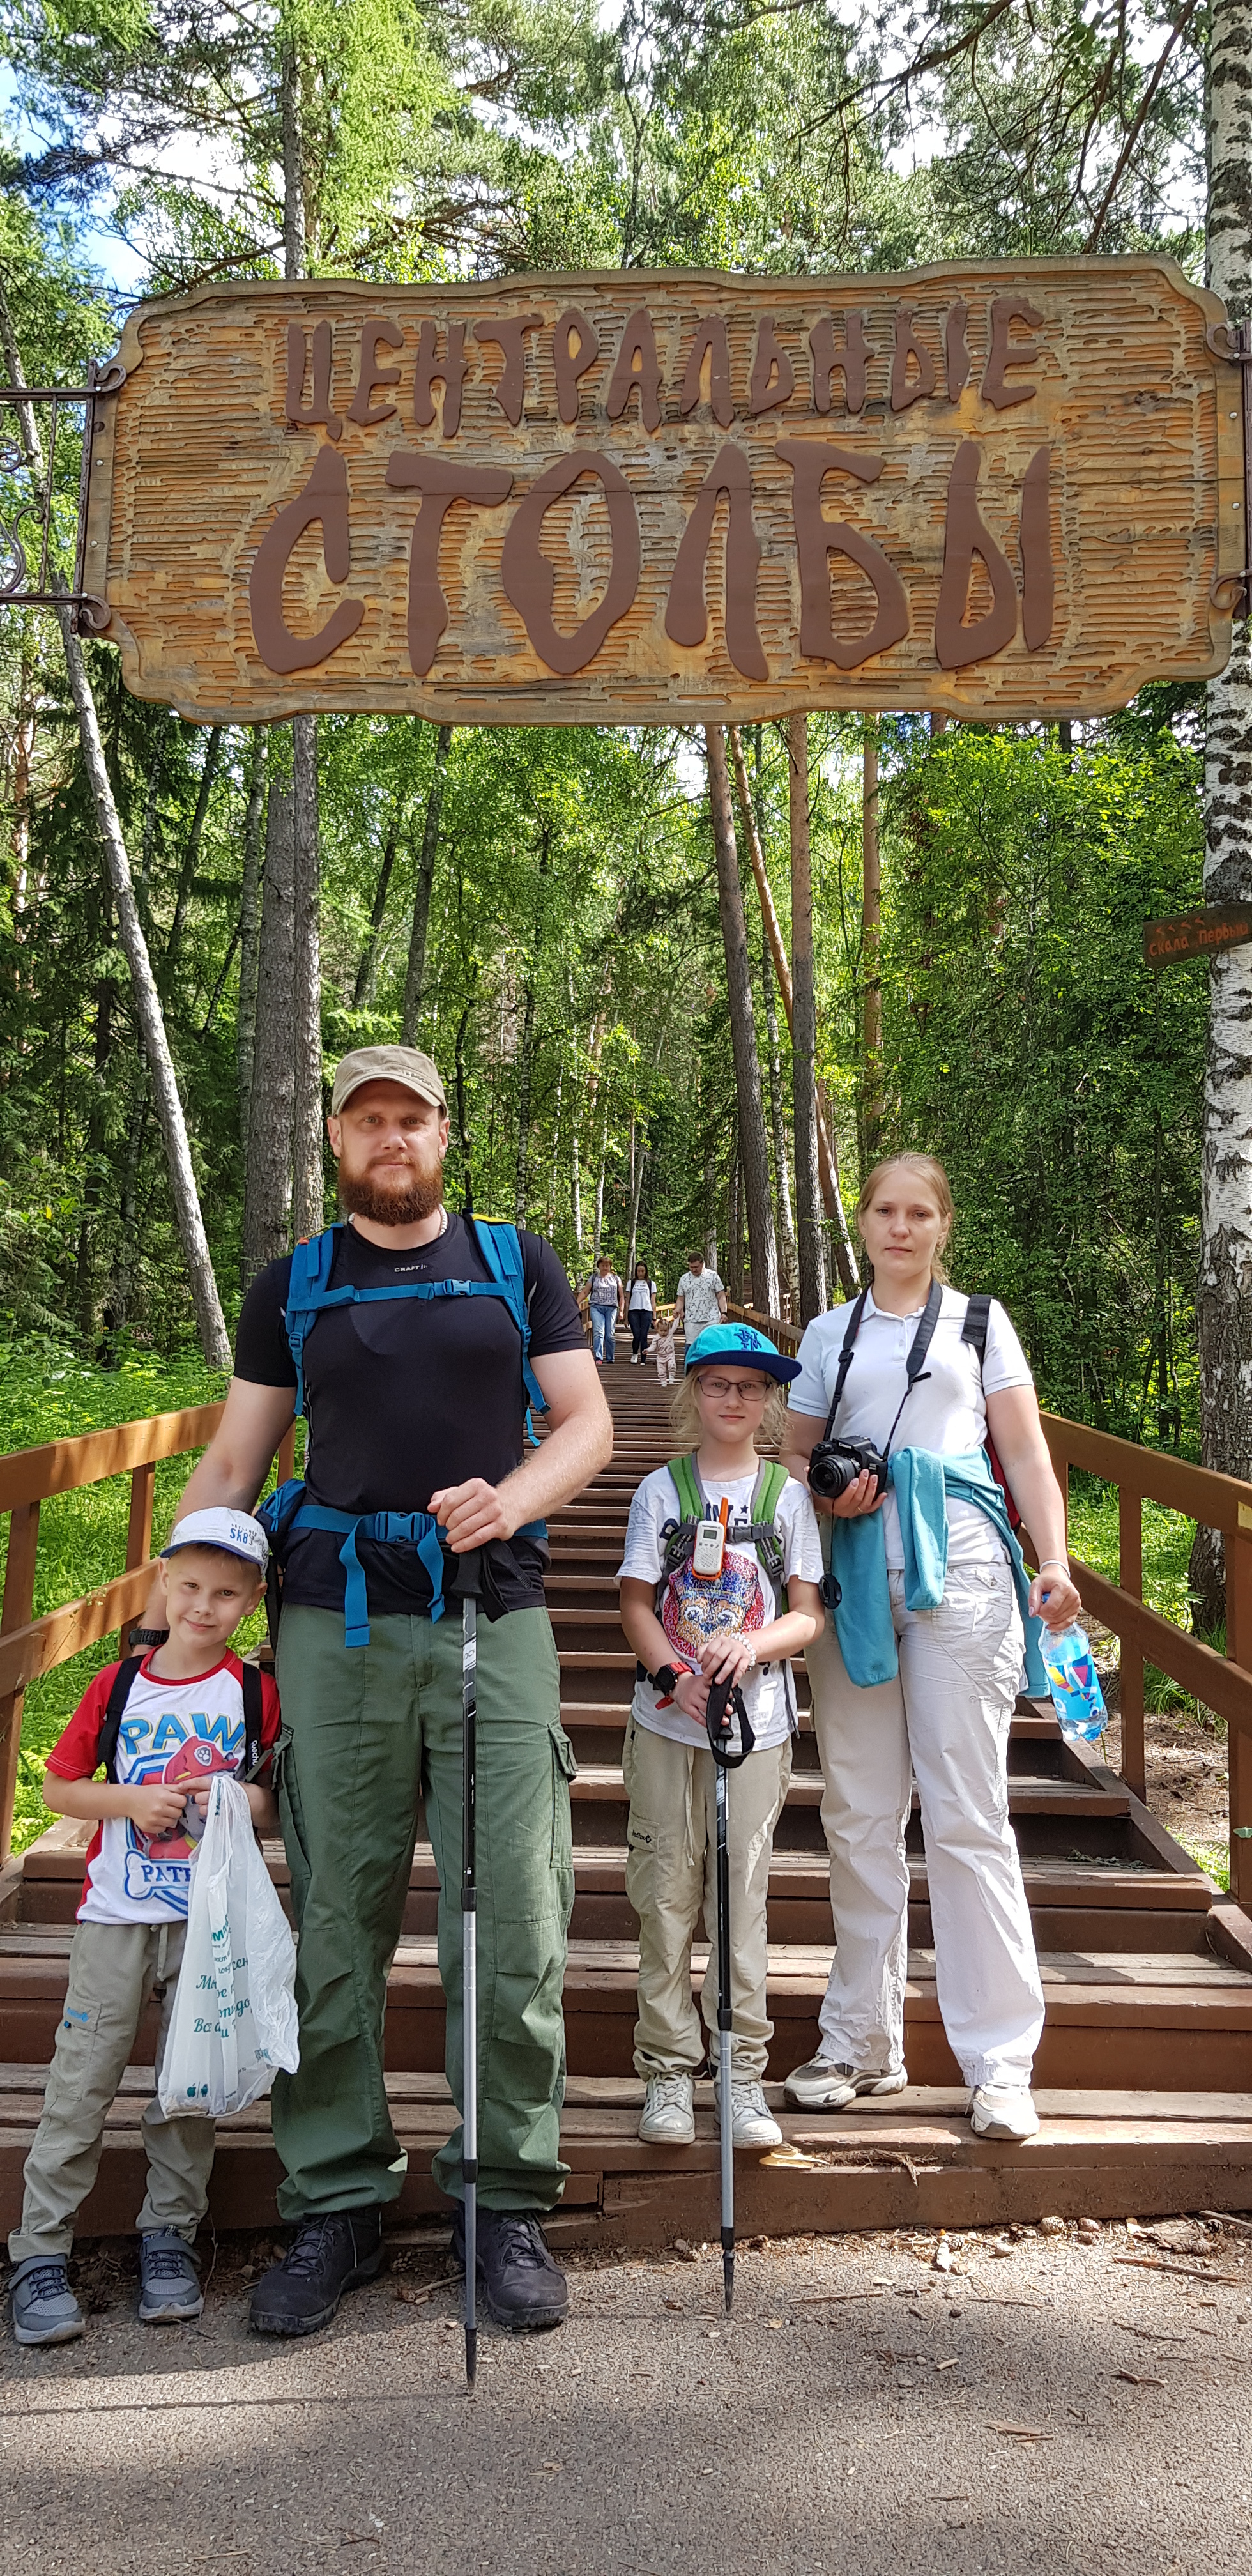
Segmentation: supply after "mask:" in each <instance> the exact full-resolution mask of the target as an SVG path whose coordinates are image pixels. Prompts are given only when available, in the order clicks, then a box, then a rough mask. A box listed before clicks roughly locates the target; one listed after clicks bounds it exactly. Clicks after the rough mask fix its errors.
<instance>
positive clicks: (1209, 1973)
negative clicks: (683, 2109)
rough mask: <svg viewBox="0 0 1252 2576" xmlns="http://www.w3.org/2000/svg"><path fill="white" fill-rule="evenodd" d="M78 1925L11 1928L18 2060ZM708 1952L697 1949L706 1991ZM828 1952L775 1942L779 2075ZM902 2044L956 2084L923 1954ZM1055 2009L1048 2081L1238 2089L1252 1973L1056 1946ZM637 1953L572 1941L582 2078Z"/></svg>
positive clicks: (399, 1954) (419, 1963)
mask: <svg viewBox="0 0 1252 2576" xmlns="http://www.w3.org/2000/svg"><path fill="white" fill-rule="evenodd" d="M70 1937H71V1936H70V1933H69V1930H68V1928H65V1927H62V1926H60V1925H55V1924H49V1925H37V1924H27V1925H17V1926H13V1927H11V1928H10V1927H6V1928H4V1929H3V1930H0V2029H2V2030H3V2034H4V2047H5V2050H6V2052H7V2055H8V2056H9V2057H10V2058H17V2059H22V2060H30V2059H46V2058H47V2057H48V2056H49V2055H50V2053H51V2049H52V2042H53V2038H54V2036H55V2030H56V2024H57V2021H58V2020H59V2018H60V2008H61V2004H62V2001H63V1999H64V1994H65V1983H66V1963H67V1959H68V1954H69V1944H70ZM706 1964H707V1951H706V1950H704V1949H703V1948H699V1947H697V1948H696V1949H695V1951H694V1952H693V1962H692V1974H693V1984H694V1985H695V1986H696V1987H697V1988H698V1987H699V1985H700V1983H701V1981H702V1978H703V1974H704V1969H705V1966H706ZM829 1964H830V1947H829V1944H828V1943H827V1944H824V1945H822V1946H819V1947H810V1946H807V1945H801V1944H798V1943H797V1944H786V1943H779V1944H772V1945H771V1949H770V1964H769V1989H768V2002H769V2011H770V2015H771V2017H772V2019H773V2021H774V2025H775V2028H774V2038H773V2042H772V2044H771V2049H770V2073H771V2075H772V2076H775V2077H781V2076H782V2075H783V2074H784V2073H785V2072H786V2071H787V2069H788V2068H789V2067H792V2066H796V2065H798V2064H800V2062H801V2061H802V2060H803V2059H805V2058H808V2057H811V2056H812V2055H813V2053H814V2051H815V2049H816V2047H817V2041H818V2029H817V2012H818V2007H819V2005H820V2003H821V1999H822V1995H823V1993H824V1992H825V1987H826V1978H827V1974H828V1970H829ZM909 1964H910V1974H909V1983H908V1987H907V1990H906V2000H905V2026H906V2050H907V2056H908V2063H909V2068H910V2072H911V2074H912V2075H913V2077H914V2080H915V2081H917V2082H921V2083H927V2084H940V2083H949V2084H950V2083H953V2082H955V2081H956V2080H957V2070H956V2067H955V2064H954V2061H953V2059H952V2056H951V2053H950V2051H949V2048H948V2044H947V2040H946V2038H945V2036H944V2031H943V2026H942V2022H941V2020H940V2017H939V2006H938V1999H937V1996H936V1992H935V1983H934V1962H933V1958H932V1956H931V1954H930V1953H929V1952H928V1951H926V1950H919V1951H918V1952H917V1953H915V1954H914V1955H913V1956H912V1957H911V1958H910V1963H909ZM1040 1969H1041V1973H1042V1977H1043V1983H1044V1990H1045V1999H1046V2007H1047V2018H1046V2022H1045V2027H1044V2033H1043V2038H1042V2041H1041V2043H1040V2048H1039V2053H1038V2056H1037V2058H1036V2072H1037V2076H1038V2081H1039V2082H1040V2084H1043V2085H1048V2084H1058V2083H1065V2084H1076V2085H1089V2084H1094V2083H1096V2082H1097V2081H1098V2082H1102V2083H1105V2084H1108V2083H1115V2084H1116V2085H1118V2086H1119V2087H1121V2086H1129V2087H1130V2088H1131V2089H1142V2088H1143V2087H1145V2086H1147V2085H1148V2084H1149V2082H1150V2083H1151V2085H1152V2086H1154V2087H1155V2088H1156V2089H1159V2090H1162V2091H1168V2092H1171V2093H1173V2092H1181V2091H1186V2090H1197V2089H1198V2090H1199V2091H1202V2092H1224V2091H1236V2090H1238V2089H1239V2088H1240V2087H1241V2086H1242V2085H1243V2084H1245V2083H1246V2079H1247V2072H1248V2066H1249V2062H1250V2061H1249V2043H1250V2041H1252V1977H1249V1976H1248V1975H1246V1974H1245V1973H1243V1972H1241V1971H1240V1970H1239V1969H1238V1968H1235V1967H1233V1966H1230V1965H1227V1964H1226V1963H1225V1962H1224V1961H1222V1960H1219V1959H1217V1958H1215V1957H1213V1956H1212V1955H1200V1956H1197V1955H1194V1954H1187V1955H1177V1954H1174V1955H1170V1954H1162V1953H1160V1952H1127V1951H1117V1952H1112V1953H1107V1952H1097V1951H1088V1952H1081V1951H1072V1952H1045V1953H1043V1954H1042V1956H1041V1959H1040ZM637 1973H638V1950H637V1947H636V1945H635V1944H634V1943H633V1942H632V1941H629V1940H622V1941H610V1940H593V1941H574V1942H572V1943H571V1945H570V1957H569V1968H568V1972H567V1976H566V1982H565V2016H566V2037H567V2046H568V2057H569V2066H570V2070H571V2072H572V2073H574V2074H588V2075H601V2074H616V2075H621V2074H626V2073H628V2072H629V2070H630V2066H631V2059H632V2050H633V2031H634V2023H635V2015H636V1993H635V1987H636V1977H637ZM153 2045H154V2033H153V2023H152V2016H151V2014H149V2015H147V2016H145V2021H144V2023H143V2024H142V2025H141V2028H140V2033H139V2036H138V2038H137V2040H136V2047H135V2055H136V2059H137V2061H139V2062H144V2060H145V2059H146V2058H147V2057H150V2055H151V2052H152V2048H153ZM387 2063H388V2065H389V2066H390V2067H395V2068H398V2069H418V2070H421V2071H426V2072H429V2071H432V2070H434V2069H437V2068H438V2067H440V2066H441V2065H442V2063H443V1995H442V1990H441V1988H440V1984H439V1976H438V1970H437V1967H436V1962H435V1945H434V1942H433V1940H432V1939H431V1938H429V1937H422V1936H419V1937H416V1938H413V1937H408V1936H406V1937H405V1938H404V1939H402V1940H401V1942H400V1944H399V1946H398V1948H397V1951H396V1954H395V1959H394V1961H393V1964H392V1969H391V1975H390V1979H389V1982H388V2004H387Z"/></svg>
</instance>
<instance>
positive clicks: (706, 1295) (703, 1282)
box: [674, 1252, 726, 1342]
mask: <svg viewBox="0 0 1252 2576" xmlns="http://www.w3.org/2000/svg"><path fill="white" fill-rule="evenodd" d="M674 1321H675V1323H676V1324H677V1326H678V1330H679V1332H680V1333H681V1334H682V1335H683V1338H684V1340H686V1341H688V1342H694V1340H695V1339H696V1336H697V1334H698V1333H702V1332H703V1331H704V1329H705V1326H706V1325H707V1324H724V1323H725V1321H726V1290H725V1288H724V1287H723V1285H722V1282H721V1280H720V1279H719V1278H718V1275H717V1272H716V1271H715V1270H710V1269H708V1268H707V1266H706V1264H705V1259H704V1254H703V1253H702V1252H690V1253H688V1255H687V1267H686V1269H685V1270H684V1272H683V1275H682V1277H681V1279H680V1280H679V1282H678V1292H677V1295H676V1297H675V1300H674Z"/></svg>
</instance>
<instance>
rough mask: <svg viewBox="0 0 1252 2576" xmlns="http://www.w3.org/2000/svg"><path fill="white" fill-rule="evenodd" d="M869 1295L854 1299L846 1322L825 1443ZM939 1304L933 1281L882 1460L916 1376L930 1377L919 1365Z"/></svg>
mask: <svg viewBox="0 0 1252 2576" xmlns="http://www.w3.org/2000/svg"><path fill="white" fill-rule="evenodd" d="M868 1296H869V1290H868V1288H862V1290H861V1293H860V1296H859V1297H858V1298H857V1301H856V1304H855V1306H854V1307H853V1309H852V1313H851V1315H850V1317H849V1319H848V1329H847V1332H846V1333H845V1334H844V1337H843V1348H842V1350H841V1351H840V1353H839V1373H838V1376H837V1377H836V1379H835V1392H834V1395H833V1397H832V1398H831V1405H830V1411H829V1413H828V1415H827V1417H826V1428H825V1431H824V1432H823V1434H822V1438H823V1439H824V1440H829V1438H830V1435H831V1433H832V1431H833V1430H834V1427H835V1415H836V1414H837V1412H838V1410H839V1407H840V1404H841V1403H842V1401H843V1390H844V1386H845V1384H846V1382H847V1375H848V1371H849V1369H850V1368H851V1366H852V1352H853V1348H854V1345H855V1342H856V1337H857V1334H858V1333H859V1332H860V1329H861V1319H862V1317H863V1315H864V1313H865V1302H866V1299H867V1297H868ZM942 1305H943V1289H942V1286H941V1284H940V1282H939V1280H937V1279H932V1280H931V1283H930V1295H929V1296H928V1298H927V1300H926V1303H925V1305H924V1307H923V1308H922V1313H921V1318H920V1321H919V1323H918V1327H917V1331H916V1332H915V1333H914V1335H913V1340H912V1343H911V1345H910V1348H909V1353H908V1357H907V1359H906V1360H905V1363H904V1375H905V1381H906V1383H905V1388H904V1393H903V1395H902V1396H901V1398H900V1401H899V1404H898V1405H897V1407H896V1418H895V1421H894V1422H893V1423H892V1425H891V1429H890V1431H889V1432H888V1433H887V1437H886V1439H885V1441H884V1442H883V1456H884V1458H885V1457H887V1456H888V1455H889V1454H890V1450H891V1443H892V1441H893V1440H894V1438H895V1436H896V1432H897V1430H898V1429H899V1424H900V1416H901V1414H902V1413H903V1411H904V1408H905V1405H906V1404H907V1403H908V1400H909V1397H910V1396H911V1394H912V1392H913V1389H914V1387H915V1386H916V1384H917V1381H918V1379H919V1377H922V1376H923V1375H925V1376H927V1377H928V1376H929V1375H930V1371H929V1369H926V1370H923V1366H922V1363H923V1361H924V1360H925V1357H926V1354H927V1352H928V1350H929V1349H930V1345H931V1342H932V1340H933V1339H934V1331H935V1326H936V1324H937V1323H938V1321H939V1315H940V1310H941V1308H942Z"/></svg>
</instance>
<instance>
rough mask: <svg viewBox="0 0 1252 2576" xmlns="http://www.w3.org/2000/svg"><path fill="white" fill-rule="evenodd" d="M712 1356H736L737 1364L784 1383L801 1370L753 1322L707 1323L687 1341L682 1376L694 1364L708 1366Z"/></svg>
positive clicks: (731, 1358) (718, 1358) (721, 1357)
mask: <svg viewBox="0 0 1252 2576" xmlns="http://www.w3.org/2000/svg"><path fill="white" fill-rule="evenodd" d="M711 1360H737V1361H738V1363H739V1366H740V1368H749V1369H760V1370H761V1372H762V1374H763V1376H765V1377H776V1378H777V1379H778V1380H779V1381H780V1383H781V1384H782V1385H783V1386H786V1385H787V1383H788V1381H789V1380H790V1379H791V1378H793V1377H798V1376H799V1374H800V1363H799V1361H798V1360H789V1359H786V1358H784V1356H783V1353H782V1352H781V1351H780V1350H778V1349H777V1348H776V1347H775V1345H774V1343H773V1342H771V1341H767V1340H766V1337H765V1335H764V1333H758V1331H757V1329H756V1326H755V1324H709V1325H708V1326H707V1327H706V1329H705V1330H704V1332H702V1333H697V1335H696V1337H695V1340H694V1342H689V1343H688V1345H687V1362H686V1368H685V1369H684V1371H683V1374H684V1376H687V1375H688V1374H689V1373H690V1371H691V1370H692V1369H693V1368H707V1367H708V1365H709V1363H710V1361H711Z"/></svg>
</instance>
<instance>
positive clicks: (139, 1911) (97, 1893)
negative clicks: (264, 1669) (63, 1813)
mask: <svg viewBox="0 0 1252 2576" xmlns="http://www.w3.org/2000/svg"><path fill="white" fill-rule="evenodd" d="M150 1660H151V1658H150V1656H148V1655H145V1656H144V1659H143V1662H142V1664H141V1665H140V1667H139V1670H138V1672H137V1673H136V1675H135V1678H134V1681H133V1682H132V1683H131V1687H130V1696H129V1698H128V1700H127V1702H126V1706H125V1709H124V1711H123V1713H122V1724H121V1731H120V1733H119V1735H118V1739H117V1761H116V1765H115V1768H116V1771H117V1777H118V1780H119V1782H120V1783H121V1785H122V1786H123V1787H125V1788H128V1789H133V1788H141V1787H142V1788H155V1787H156V1786H157V1785H158V1783H161V1784H163V1785H165V1786H166V1787H176V1788H185V1789H186V1792H187V1799H188V1803H187V1805H186V1806H185V1808H184V1810H183V1813H182V1815H181V1816H180V1817H179V1818H178V1820H177V1823H176V1824H175V1825H173V1826H172V1827H171V1829H170V1830H169V1831H168V1832H167V1833H164V1834H160V1835H151V1836H150V1835H148V1834H143V1833H141V1832H140V1830H139V1827H138V1825H136V1824H133V1823H132V1821H131V1819H130V1817H129V1816H105V1817H104V1818H102V1820H101V1822H100V1823H99V1824H98V1825H97V1827H96V1830H95V1833H94V1834H93V1836H92V1839H91V1843H90V1846H89V1848H88V1852H87V1875H86V1878H85V1880H84V1882H83V1893H82V1901H81V1903H80V1905H79V1908H78V1920H79V1922H80V1923H185V1922H186V1920H187V1906H188V1901H189V1899H190V1895H191V1871H192V1864H193V1862H194V1860H195V1856H196V1849H197V1846H198V1844H199V1841H200V1837H201V1835H202V1833H203V1831H204V1824H203V1819H202V1817H201V1814H200V1810H199V1808H198V1807H197V1806H196V1805H194V1803H192V1792H193V1790H195V1789H202V1788H204V1787H206V1786H207V1784H208V1782H209V1781H211V1780H212V1778H213V1775H214V1772H215V1771H237V1770H238V1768H239V1765H240V1763H241V1761H242V1760H243V1747H244V1714H243V1666H242V1664H241V1663H240V1661H239V1657H238V1655H231V1654H228V1655H223V1657H222V1660H221V1662H220V1664H215V1665H214V1666H213V1668H212V1670H211V1671H210V1672H207V1673H197V1674H196V1675H195V1677H194V1678H193V1679H192V1680H191V1681H162V1680H161V1679H160V1678H159V1677H158V1676H157V1675H155V1674H153V1673H150V1672H149V1670H148V1665H149V1662H150ZM117 1669H118V1668H117V1665H116V1664H106V1665H105V1667H104V1670H103V1672H100V1673H97V1675H96V1677H95V1680H94V1681H93V1682H92V1683H91V1684H90V1686H89V1688H88V1689H87V1690H86V1692H85V1693H84V1695H83V1697H82V1699H81V1700H80V1701H79V1704H78V1707H77V1708H76V1709H75V1712H74V1715H73V1716H72V1718H71V1719H70V1722H69V1725H68V1726H67V1727H66V1729H65V1732H64V1734H63V1735H62V1736H61V1737H60V1738H59V1739H58V1741H57V1743H56V1744H55V1745H54V1747H53V1750H52V1752H51V1753H50V1754H49V1756H48V1769H49V1770H50V1771H51V1772H52V1773H53V1774H54V1775H55V1777H56V1778H57V1779H58V1780H90V1779H92V1778H93V1777H94V1775H95V1772H96V1770H97V1767H98V1763H99V1746H100V1732H101V1729H102V1727H103V1725H104V1719H105V1712H106V1710H107V1708H108V1704H109V1692H110V1690H111V1689H112V1687H113V1676H114V1674H115V1673H116V1671H117ZM279 1723H280V1719H279V1707H278V1691H277V1687H276V1685H275V1683H274V1680H273V1678H272V1676H271V1675H270V1674H269V1673H262V1675H261V1741H262V1744H264V1745H266V1746H270V1745H273V1744H275V1743H277V1741H278V1730H279Z"/></svg>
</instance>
